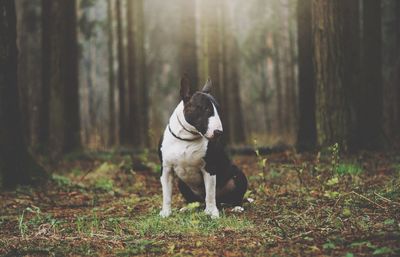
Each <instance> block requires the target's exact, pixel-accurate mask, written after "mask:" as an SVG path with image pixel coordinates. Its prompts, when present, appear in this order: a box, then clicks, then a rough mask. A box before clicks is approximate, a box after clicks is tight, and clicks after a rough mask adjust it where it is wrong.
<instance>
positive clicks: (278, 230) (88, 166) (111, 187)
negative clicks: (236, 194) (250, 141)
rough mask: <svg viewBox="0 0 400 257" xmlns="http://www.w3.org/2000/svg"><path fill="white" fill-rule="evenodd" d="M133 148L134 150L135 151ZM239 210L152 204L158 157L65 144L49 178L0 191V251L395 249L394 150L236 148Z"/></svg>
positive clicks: (301, 252)
mask: <svg viewBox="0 0 400 257" xmlns="http://www.w3.org/2000/svg"><path fill="white" fill-rule="evenodd" d="M132 159H133V160H132ZM233 159H234V162H235V163H236V164H237V165H238V166H239V167H241V168H242V169H243V170H244V172H245V173H246V175H247V176H248V180H249V191H248V193H247V194H246V197H248V198H252V199H254V201H253V202H251V203H245V204H244V206H243V207H244V209H245V210H244V212H242V213H234V212H232V211H231V208H225V209H223V210H222V212H221V214H222V215H221V218H220V219H214V220H213V219H211V218H209V217H208V216H206V215H204V214H203V211H202V209H203V208H204V207H202V206H200V207H199V206H197V205H193V204H192V205H190V206H189V211H187V212H184V213H181V212H179V211H178V210H179V208H181V207H183V206H185V204H184V202H183V200H182V198H181V196H180V195H179V193H178V190H177V188H175V189H174V195H173V196H174V200H173V207H174V212H173V214H172V216H171V217H169V218H166V219H162V218H160V217H159V216H158V212H159V211H160V205H161V187H160V183H159V164H158V161H157V159H156V157H155V156H153V154H149V153H147V152H145V153H143V154H141V155H139V156H136V157H135V158H131V157H130V156H128V155H127V156H121V155H114V154H112V153H106V154H85V155H80V156H69V157H68V158H65V159H64V160H63V161H62V162H60V163H59V164H58V165H56V166H55V167H53V170H54V173H53V175H52V179H51V181H50V182H49V183H47V185H45V186H42V187H39V188H32V187H20V188H18V189H17V190H16V191H12V192H3V193H0V255H4V256H64V255H67V256H132V255H146V256H147V255H150V256H159V255H164V256H191V255H194V256H310V255H315V256H347V257H351V256H371V255H377V256H395V255H397V256H399V255H400V244H399V242H400V224H399V222H400V211H399V210H400V156H399V155H395V154H388V153H385V154H384V153H363V154H359V155H357V156H351V157H347V158H343V157H340V156H339V154H338V151H337V149H335V147H333V148H330V149H328V150H326V151H325V152H322V153H316V154H306V155H298V154H295V153H293V152H290V151H287V152H283V153H276V154H271V155H268V156H257V155H256V154H254V156H234V158H233Z"/></svg>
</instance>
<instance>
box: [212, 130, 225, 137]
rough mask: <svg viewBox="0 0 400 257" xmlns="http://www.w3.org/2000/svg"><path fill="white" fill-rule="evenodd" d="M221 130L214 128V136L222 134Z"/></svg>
mask: <svg viewBox="0 0 400 257" xmlns="http://www.w3.org/2000/svg"><path fill="white" fill-rule="evenodd" d="M222 133H223V132H222V130H218V129H217V130H214V138H219V137H220V136H222Z"/></svg>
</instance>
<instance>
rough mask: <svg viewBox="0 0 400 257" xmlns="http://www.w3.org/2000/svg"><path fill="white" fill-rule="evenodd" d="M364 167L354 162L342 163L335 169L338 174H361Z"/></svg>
mask: <svg viewBox="0 0 400 257" xmlns="http://www.w3.org/2000/svg"><path fill="white" fill-rule="evenodd" d="M362 171H363V170H362V168H361V167H360V166H359V165H357V164H352V163H340V164H338V165H337V167H336V169H335V173H336V174H337V175H340V176H343V175H359V174H361V173H362Z"/></svg>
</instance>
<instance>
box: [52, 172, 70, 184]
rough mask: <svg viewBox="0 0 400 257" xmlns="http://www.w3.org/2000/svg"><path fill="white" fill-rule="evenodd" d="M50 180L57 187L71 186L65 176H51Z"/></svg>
mask: <svg viewBox="0 0 400 257" xmlns="http://www.w3.org/2000/svg"><path fill="white" fill-rule="evenodd" d="M51 178H52V180H53V181H54V182H56V184H57V185H58V186H59V187H67V186H71V185H72V183H71V180H70V179H69V178H67V177H65V176H61V175H57V174H52V175H51Z"/></svg>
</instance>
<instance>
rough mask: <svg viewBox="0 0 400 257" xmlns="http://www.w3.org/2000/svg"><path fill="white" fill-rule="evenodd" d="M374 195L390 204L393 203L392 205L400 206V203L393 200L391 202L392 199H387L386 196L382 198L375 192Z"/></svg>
mask: <svg viewBox="0 0 400 257" xmlns="http://www.w3.org/2000/svg"><path fill="white" fill-rule="evenodd" d="M374 194H375V195H376V196H378V197H379V198H382V199H383V200H385V201H386V202H389V203H392V204H395V205H400V203H398V202H395V201H392V200H390V199H388V198H386V197H384V196H381V195H380V194H378V193H376V192H374Z"/></svg>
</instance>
